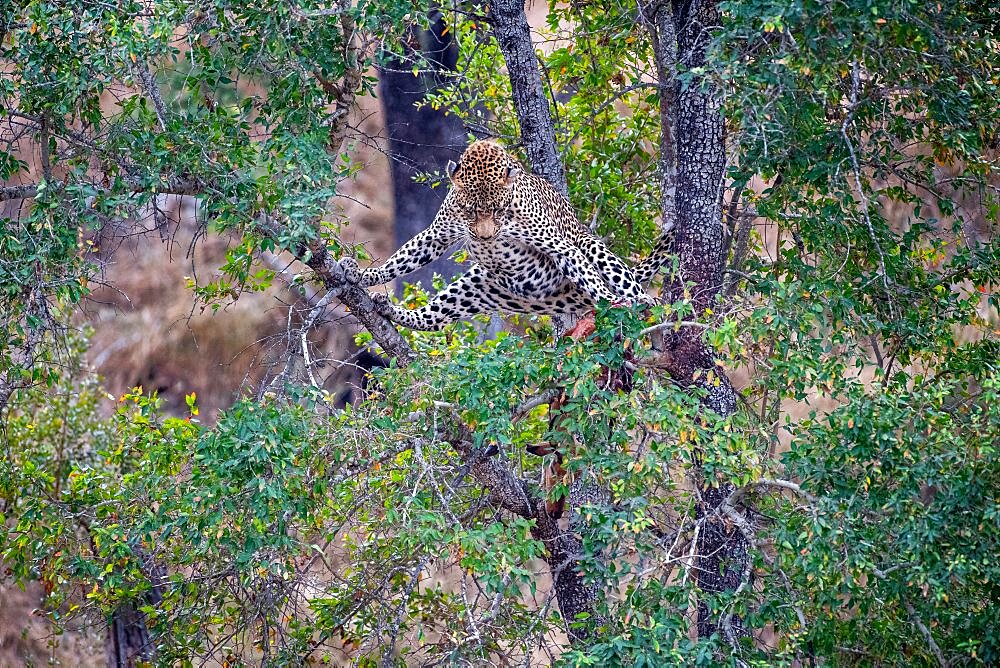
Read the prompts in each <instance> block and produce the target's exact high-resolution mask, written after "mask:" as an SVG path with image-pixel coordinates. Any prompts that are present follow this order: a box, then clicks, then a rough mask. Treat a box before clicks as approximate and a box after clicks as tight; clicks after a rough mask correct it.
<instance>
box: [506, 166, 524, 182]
mask: <svg viewBox="0 0 1000 668" xmlns="http://www.w3.org/2000/svg"><path fill="white" fill-rule="evenodd" d="M520 173H521V168H520V166H518V165H510V166H508V167H507V178H506V179H504V182H505V183H506V184H507V185H508V186H509V185H511V184H512V183H514V179H516V178H517V175H518V174H520Z"/></svg>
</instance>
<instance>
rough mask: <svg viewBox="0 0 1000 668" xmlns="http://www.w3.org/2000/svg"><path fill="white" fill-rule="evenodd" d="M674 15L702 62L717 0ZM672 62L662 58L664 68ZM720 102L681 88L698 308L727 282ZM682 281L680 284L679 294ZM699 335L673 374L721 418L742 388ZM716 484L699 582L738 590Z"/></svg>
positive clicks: (695, 83)
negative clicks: (699, 393)
mask: <svg viewBox="0 0 1000 668" xmlns="http://www.w3.org/2000/svg"><path fill="white" fill-rule="evenodd" d="M673 16H674V27H675V31H676V35H677V59H678V61H677V62H678V63H679V64H680V66H681V67H682V68H683V69H684V70H686V71H690V70H692V69H695V68H699V67H703V66H704V65H705V64H706V61H705V54H706V50H707V48H708V44H709V41H710V38H711V31H712V30H713V28H714V27H715V26H716V25H717V24H718V20H719V13H718V7H717V3H716V0H703V1H698V0H682V1H680V2H676V1H675V2H674V3H673ZM661 54H662V50H661ZM669 65H670V64H669V63H664V64H663V65H662V67H658V70H660V71H663V70H664V69H665V68H668V67H669ZM661 84H662V82H661ZM721 108H722V100H721V92H720V91H719V90H718V89H717V88H716V87H715V86H713V85H712V83H711V81H710V80H708V79H706V78H704V77H700V76H695V77H692V79H691V80H690V81H689V82H688V83H687V84H686V85H684V86H681V87H680V89H679V91H678V94H677V114H676V118H677V121H676V129H677V135H676V137H677V140H676V141H677V199H676V206H677V228H676V231H675V234H676V246H675V248H676V251H677V254H678V256H679V259H680V268H681V275H680V279H681V281H683V282H684V283H686V284H689V285H690V286H691V298H692V301H693V303H694V307H695V311H696V313H699V314H700V313H702V312H704V310H705V309H707V308H710V307H711V306H712V305H713V303H714V301H715V298H716V295H717V294H718V293H719V290H720V289H721V287H722V277H723V270H724V268H725V262H726V251H727V248H728V247H727V244H726V238H725V231H724V228H723V224H722V191H723V183H724V181H723V178H724V176H725V174H724V170H725V141H724V135H723V128H724V125H723V118H722V112H721ZM680 287H681V286H680V285H679V284H678V285H675V286H674V289H675V295H674V296H675V297H678V296H679V294H678V293H677V292H676V291H677V290H679V288H680ZM700 335H701V332H700V331H699V330H697V329H695V328H683V329H681V330H680V331H679V332H678V334H677V335H676V336H675V337H674V339H673V341H672V342H671V344H672V345H671V350H670V357H671V360H672V363H671V366H672V368H671V369H670V371H671V374H672V375H673V377H674V379H675V380H677V381H678V382H679V383H680V384H682V385H684V386H688V387H690V386H694V385H700V386H701V387H702V388H703V389H704V390H705V391H706V397H705V400H704V405H705V407H706V408H708V409H710V410H713V411H715V412H716V413H718V414H719V415H721V416H723V417H725V416H728V415H731V414H733V413H734V412H735V411H736V393H735V391H734V389H733V387H732V384H731V383H730V382H729V379H728V378H727V377H726V376H725V374H724V373H723V372H722V370H721V369H719V367H718V366H717V365H716V363H715V362H716V360H715V358H714V356H713V355H712V353H711V351H710V350H709V349H708V347H707V346H706V345H705V344H704V343H703V342H702V341H701V338H700ZM716 378H717V379H718V383H717V384H716V383H715V382H714V380H715V379H716ZM715 482H716V481H711V480H699V484H700V486H701V489H700V499H699V502H698V504H697V518H698V519H699V520H704V524H703V529H702V531H701V532H700V534H699V538H698V546H697V553H698V555H700V556H699V557H698V570H697V581H698V587H699V588H700V589H701V590H702V591H704V592H706V593H707V594H717V593H719V592H723V591H735V590H736V589H737V588H738V587H739V585H740V582H741V581H742V579H743V577H744V574H745V573H746V572H747V568H746V566H747V563H748V561H747V560H748V559H749V552H748V548H749V546H748V544H747V541H746V538H745V536H744V535H743V534H742V533H741V532H740V531H739V529H738V528H737V527H735V526H731V523H727V522H726V521H724V520H723V518H722V514H721V513H720V512H719V509H720V506H721V505H722V503H723V501H725V500H726V499H727V498H729V496H730V495H731V494H732V493H733V491H734V487H733V486H732V485H731V484H729V483H722V484H720V485H718V486H713V484H714V483H715ZM720 630H721V631H723V635H724V636H726V639H727V640H728V641H729V642H732V643H735V642H736V641H737V640H738V638H739V637H745V636H746V635H747V631H746V629H745V628H743V625H742V623H741V622H740V620H739V619H734V620H732V621H731V623H730V624H728V625H727V627H726V628H720V620H719V619H718V618H717V617H716V616H714V615H713V614H712V613H711V612H710V610H709V607H708V605H707V604H706V603H705V601H704V600H703V599H702V600H700V601H699V604H698V635H699V637H702V638H707V637H709V636H711V635H712V634H714V633H716V632H717V631H720Z"/></svg>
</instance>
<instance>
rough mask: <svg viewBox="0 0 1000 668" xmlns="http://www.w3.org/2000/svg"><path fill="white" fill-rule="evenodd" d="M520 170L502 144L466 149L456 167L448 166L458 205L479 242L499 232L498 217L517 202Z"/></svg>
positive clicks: (477, 144) (481, 144) (487, 143)
mask: <svg viewBox="0 0 1000 668" xmlns="http://www.w3.org/2000/svg"><path fill="white" fill-rule="evenodd" d="M520 170H521V166H520V165H519V164H518V162H517V160H515V159H514V158H513V157H512V156H511V155H510V154H508V153H507V151H506V150H504V148H503V147H502V146H500V145H499V144H497V143H495V142H492V141H477V142H473V143H472V144H470V145H469V147H468V148H467V149H465V153H463V154H462V157H461V159H459V161H458V164H457V165H456V164H455V163H453V162H449V163H448V176H449V177H450V178H451V182H452V184H453V185H454V189H455V204H456V205H457V206H458V207H459V208H461V209H462V210H463V212H464V213H465V214H466V215H467V217H468V220H469V231H470V232H471V233H472V234H473V235H474V236H475V237H478V238H480V239H492V238H493V237H495V236H496V235H497V234H498V233H499V232H500V220H499V214H500V213H501V212H502V211H504V210H506V209H507V208H508V207H509V206H510V203H511V200H512V199H513V198H514V180H515V178H516V177H517V174H518V172H520Z"/></svg>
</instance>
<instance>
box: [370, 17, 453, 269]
mask: <svg viewBox="0 0 1000 668" xmlns="http://www.w3.org/2000/svg"><path fill="white" fill-rule="evenodd" d="M445 26H446V24H445V22H444V20H443V19H442V18H441V17H440V16H439V17H438V18H437V20H435V21H433V22H432V23H431V26H430V28H428V29H426V30H422V29H414V30H413V33H412V36H411V44H410V46H409V52H408V53H406V54H404V55H403V56H401V57H399V58H397V59H394V60H392V61H390V62H389V63H387V64H386V65H384V66H383V67H381V68H380V70H379V90H380V92H381V98H382V104H383V108H384V110H385V127H386V133H387V134H388V137H389V169H390V171H391V174H392V190H393V200H394V203H395V224H394V230H395V238H396V248H399V247H400V246H402V245H403V244H404V243H406V242H407V241H409V240H410V239H412V238H413V237H414V236H416V235H417V234H418V233H419V232H422V231H423V230H425V229H426V228H427V227H428V226H429V225H430V224H431V221H432V220H434V215H435V213H436V212H437V210H438V209H439V208H440V207H441V202H443V201H444V197H445V195H446V194H447V189H446V188H431V187H430V186H429V185H428V184H426V183H417V182H416V181H415V180H414V177H415V176H416V175H417V174H419V173H421V172H432V171H439V172H442V173H443V172H444V168H445V166H446V165H447V164H448V161H449V160H456V161H457V160H458V158H459V156H460V155H461V154H462V151H463V150H464V148H465V144H466V137H465V128H464V126H463V124H462V122H461V120H459V119H458V117H456V116H452V115H448V114H446V113H445V112H444V110H442V109H434V108H432V107H431V106H430V105H427V104H424V105H420V104H419V103H421V102H423V101H424V100H425V96H426V95H427V93H428V91H431V90H433V89H434V88H435V87H436V86H438V85H440V84H442V83H444V82H445V80H446V79H447V78H448V77H449V76H450V73H451V72H453V71H454V69H455V66H456V63H457V61H458V47H457V45H456V44H455V42H454V40H453V39H452V38H451V35H450V34H447V33H446V32H445ZM421 59H424V60H425V61H426V62H422V60H421ZM414 64H418V65H420V66H421V67H427V68H429V69H423V70H422V71H421V72H420V73H419V75H418V76H413V71H412V68H413V65H414ZM435 273H438V274H441V275H442V276H444V277H445V278H446V279H447V278H452V277H454V276H455V275H457V274H459V273H461V268H460V267H459V265H457V264H456V263H454V262H452V261H451V260H450V259H448V258H447V257H445V258H442V259H439V260H435V261H434V262H432V263H430V264H429V265H427V266H425V267H421V268H420V269H418V270H417V271H415V272H413V273H412V274H410V275H409V276H407V277H406V281H407V282H409V283H417V282H419V283H421V284H422V285H423V286H424V287H425V288H430V286H431V278H432V277H433V276H434V274H435ZM400 287H401V286H400Z"/></svg>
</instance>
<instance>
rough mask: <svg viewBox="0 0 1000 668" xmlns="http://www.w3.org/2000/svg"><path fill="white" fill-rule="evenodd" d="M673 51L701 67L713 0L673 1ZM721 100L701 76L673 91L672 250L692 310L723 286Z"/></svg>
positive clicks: (714, 14) (686, 63)
mask: <svg viewBox="0 0 1000 668" xmlns="http://www.w3.org/2000/svg"><path fill="white" fill-rule="evenodd" d="M674 12H675V13H674V20H675V25H676V29H677V54H678V58H679V62H680V64H681V65H682V66H683V68H684V69H685V70H688V71H690V70H692V69H694V68H697V67H703V66H704V65H705V50H706V49H707V47H708V43H709V40H710V37H711V30H712V29H713V27H714V26H715V25H717V23H718V9H717V7H716V4H715V2H714V1H712V0H706V1H704V2H681V3H675V4H674ZM721 107H722V100H721V95H720V92H719V91H718V90H717V89H716V88H715V87H714V86H712V85H710V82H709V81H708V80H706V79H704V78H703V77H693V78H692V79H691V80H690V82H689V83H688V84H687V85H685V86H682V87H681V89H680V91H679V93H678V95H677V211H678V219H679V220H678V222H679V223H680V224H679V225H678V228H677V231H676V235H677V246H676V248H677V253H678V255H679V256H680V260H681V268H682V276H681V278H682V279H683V280H684V281H689V282H692V283H694V284H695V287H694V290H693V292H692V297H693V299H694V304H695V308H696V310H697V311H702V310H703V309H705V308H707V307H709V306H710V305H711V304H712V302H713V300H714V299H715V295H716V293H717V292H718V291H719V289H720V287H721V286H722V272H723V269H724V267H725V262H726V258H725V248H726V244H725V234H724V229H723V225H722V184H723V176H724V169H725V144H724V140H723V123H722V113H721Z"/></svg>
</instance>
